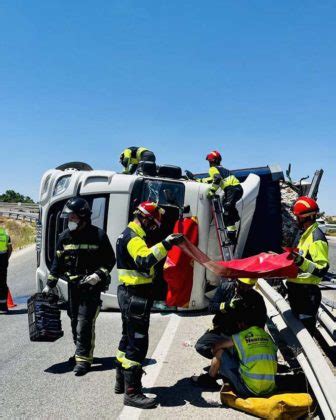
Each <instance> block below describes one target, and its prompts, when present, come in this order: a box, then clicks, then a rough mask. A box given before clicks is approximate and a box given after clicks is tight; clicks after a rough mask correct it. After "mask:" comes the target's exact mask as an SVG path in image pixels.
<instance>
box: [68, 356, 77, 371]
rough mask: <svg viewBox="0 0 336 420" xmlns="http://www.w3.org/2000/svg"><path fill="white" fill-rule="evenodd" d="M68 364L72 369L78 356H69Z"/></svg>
mask: <svg viewBox="0 0 336 420" xmlns="http://www.w3.org/2000/svg"><path fill="white" fill-rule="evenodd" d="M68 364H69V366H70V367H71V368H72V369H73V368H74V367H75V365H76V356H75V355H73V356H71V357H69V359H68Z"/></svg>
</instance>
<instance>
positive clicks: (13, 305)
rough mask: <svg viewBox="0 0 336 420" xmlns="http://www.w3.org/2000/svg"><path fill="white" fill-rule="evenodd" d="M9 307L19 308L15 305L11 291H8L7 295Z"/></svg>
mask: <svg viewBox="0 0 336 420" xmlns="http://www.w3.org/2000/svg"><path fill="white" fill-rule="evenodd" d="M7 306H8V308H14V307H15V306H17V305H16V303H14V301H13V298H12V294H11V292H10V290H9V289H8V295H7Z"/></svg>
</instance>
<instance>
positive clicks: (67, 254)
mask: <svg viewBox="0 0 336 420" xmlns="http://www.w3.org/2000/svg"><path fill="white" fill-rule="evenodd" d="M114 265H115V255H114V252H113V248H112V246H111V243H110V240H109V238H108V236H107V235H106V233H105V232H104V231H103V230H102V229H100V228H98V227H96V226H93V225H91V224H88V225H87V226H85V227H84V229H82V230H80V231H73V232H71V231H70V230H69V229H66V230H65V231H64V232H62V233H61V235H60V236H59V240H58V242H57V246H56V255H55V257H54V260H53V263H52V266H51V269H50V274H49V277H48V282H47V284H48V286H50V287H54V286H56V283H57V280H58V278H63V279H64V280H66V281H68V282H71V283H74V282H75V283H78V282H79V280H81V279H82V278H83V277H84V276H86V275H90V274H93V273H96V274H98V275H99V277H100V278H101V282H99V283H98V285H99V287H100V288H101V289H102V290H104V289H106V288H107V286H108V284H109V281H110V271H111V270H112V268H113V267H114Z"/></svg>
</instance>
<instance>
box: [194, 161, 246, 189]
mask: <svg viewBox="0 0 336 420" xmlns="http://www.w3.org/2000/svg"><path fill="white" fill-rule="evenodd" d="M200 181H201V182H205V183H207V184H210V183H212V185H211V188H210V191H212V192H213V193H215V192H216V191H217V190H218V188H221V189H222V190H223V191H224V190H225V188H227V187H234V186H236V185H240V182H239V180H238V179H237V178H236V177H235V176H234V175H233V174H232V173H231V172H230V171H229V170H228V169H226V168H224V167H223V166H220V165H219V166H210V168H209V176H208V177H207V178H202V179H201V180H200Z"/></svg>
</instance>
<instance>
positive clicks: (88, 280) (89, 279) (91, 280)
mask: <svg viewBox="0 0 336 420" xmlns="http://www.w3.org/2000/svg"><path fill="white" fill-rule="evenodd" d="M100 281H101V278H100V277H99V276H98V274H97V273H93V274H90V275H89V276H86V277H84V278H83V280H82V281H81V284H91V286H95V285H96V284H97V283H99V282H100Z"/></svg>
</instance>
